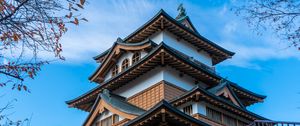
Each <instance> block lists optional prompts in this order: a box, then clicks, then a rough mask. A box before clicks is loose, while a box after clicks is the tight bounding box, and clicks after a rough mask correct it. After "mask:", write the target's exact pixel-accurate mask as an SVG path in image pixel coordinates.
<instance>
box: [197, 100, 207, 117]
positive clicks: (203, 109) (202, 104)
mask: <svg viewBox="0 0 300 126" xmlns="http://www.w3.org/2000/svg"><path fill="white" fill-rule="evenodd" d="M196 106H197V112H196V113H199V114H201V115H206V104H205V102H203V101H200V102H196Z"/></svg>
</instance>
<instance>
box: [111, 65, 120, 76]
mask: <svg viewBox="0 0 300 126" xmlns="http://www.w3.org/2000/svg"><path fill="white" fill-rule="evenodd" d="M118 73H119V66H118V65H115V66H114V67H113V68H112V72H111V76H112V77H113V76H116V75H117V74H118Z"/></svg>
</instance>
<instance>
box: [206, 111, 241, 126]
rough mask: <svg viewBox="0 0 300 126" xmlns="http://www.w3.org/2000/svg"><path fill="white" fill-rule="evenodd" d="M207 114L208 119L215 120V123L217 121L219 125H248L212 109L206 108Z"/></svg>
mask: <svg viewBox="0 0 300 126" xmlns="http://www.w3.org/2000/svg"><path fill="white" fill-rule="evenodd" d="M206 114H207V117H208V118H210V119H212V120H214V121H217V122H219V123H222V124H224V125H225V126H237V125H238V126H246V125H247V124H246V123H244V122H242V121H239V120H237V119H235V118H233V117H231V116H228V115H226V114H223V113H221V112H218V111H216V110H213V109H211V108H208V107H207V108H206Z"/></svg>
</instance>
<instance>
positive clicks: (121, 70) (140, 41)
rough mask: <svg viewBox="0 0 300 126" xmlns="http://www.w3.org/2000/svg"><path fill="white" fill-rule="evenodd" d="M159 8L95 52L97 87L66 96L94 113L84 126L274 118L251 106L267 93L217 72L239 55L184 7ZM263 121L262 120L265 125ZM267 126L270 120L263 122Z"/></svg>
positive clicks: (192, 125) (227, 125)
mask: <svg viewBox="0 0 300 126" xmlns="http://www.w3.org/2000/svg"><path fill="white" fill-rule="evenodd" d="M178 11H179V14H178V16H177V17H175V18H173V17H171V16H170V15H168V14H167V13H166V12H165V11H164V10H160V11H159V12H158V13H157V14H156V15H155V16H154V17H153V18H151V19H150V20H149V21H148V22H146V23H145V24H144V25H142V26H141V27H140V28H138V29H137V30H136V31H134V32H133V33H131V34H130V35H129V36H127V37H126V38H124V39H121V38H117V40H116V41H115V42H114V44H113V45H112V46H111V48H109V49H107V50H106V51H104V52H103V53H101V54H99V55H97V56H95V57H94V59H95V61H96V62H97V63H98V64H99V67H98V68H97V69H96V70H95V72H94V73H93V74H92V75H91V76H90V77H89V80H90V81H92V82H94V83H96V84H97V87H95V88H94V89H92V90H90V91H88V92H87V93H85V94H83V95H80V96H79V97H77V98H75V99H73V100H70V101H67V104H68V106H69V107H73V108H77V109H80V110H83V111H86V112H88V113H89V115H88V117H87V118H86V120H85V121H84V122H83V124H82V125H83V126H123V125H124V126H174V125H176V126H246V125H249V124H251V123H252V122H254V121H256V120H265V121H269V120H268V119H266V118H264V117H262V116H259V115H257V114H255V113H252V112H250V111H249V110H247V107H248V106H250V105H253V104H255V103H258V102H263V100H264V99H265V98H266V96H263V95H259V94H256V93H254V92H252V91H249V90H247V89H245V88H243V87H241V86H239V85H238V84H236V83H233V82H231V81H229V80H227V79H226V78H223V77H221V76H220V75H218V74H217V73H216V70H215V65H217V64H219V63H220V62H222V61H224V60H226V59H229V58H231V57H232V56H233V55H234V53H233V52H231V51H228V50H226V49H224V48H222V47H221V46H219V45H217V44H215V43H214V42H212V41H210V40H209V39H207V38H205V37H203V36H201V35H200V34H199V32H198V31H197V29H196V28H195V27H194V25H193V24H192V22H191V20H190V18H189V16H187V15H186V12H185V9H184V8H183V7H182V5H181V6H179V8H178ZM262 126H263V125H262ZM264 126H266V125H264Z"/></svg>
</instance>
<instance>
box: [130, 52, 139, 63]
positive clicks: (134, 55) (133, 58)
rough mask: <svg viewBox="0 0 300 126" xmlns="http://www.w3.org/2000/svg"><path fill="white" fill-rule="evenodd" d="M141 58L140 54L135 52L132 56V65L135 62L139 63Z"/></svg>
mask: <svg viewBox="0 0 300 126" xmlns="http://www.w3.org/2000/svg"><path fill="white" fill-rule="evenodd" d="M140 58H141V54H140V52H135V53H134V54H133V56H132V64H134V63H136V62H137V61H139V60H140Z"/></svg>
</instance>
